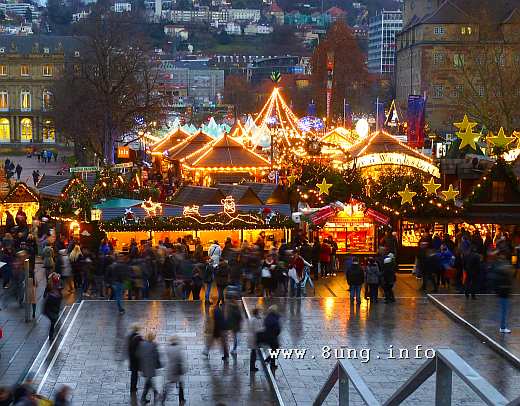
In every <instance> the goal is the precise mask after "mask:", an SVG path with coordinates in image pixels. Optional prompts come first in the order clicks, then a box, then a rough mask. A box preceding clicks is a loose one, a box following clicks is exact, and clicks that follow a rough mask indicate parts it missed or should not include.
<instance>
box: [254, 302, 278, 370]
mask: <svg viewBox="0 0 520 406" xmlns="http://www.w3.org/2000/svg"><path fill="white" fill-rule="evenodd" d="M281 331H282V328H281V325H280V314H279V313H278V306H276V305H272V306H270V307H269V309H267V315H266V316H265V319H264V329H263V331H261V332H260V333H259V334H258V344H259V345H262V344H265V345H267V346H268V347H269V348H270V349H271V351H276V349H278V348H279V346H280V345H279V341H278V336H279V335H280V333H281ZM265 362H266V363H267V362H269V364H270V366H271V370H274V369H276V368H277V366H276V359H275V357H274V356H270V357H267V358H266V359H265Z"/></svg>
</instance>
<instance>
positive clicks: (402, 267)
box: [397, 264, 415, 273]
mask: <svg viewBox="0 0 520 406" xmlns="http://www.w3.org/2000/svg"><path fill="white" fill-rule="evenodd" d="M414 268H415V264H399V266H398V270H397V272H399V273H412V272H413V270H414Z"/></svg>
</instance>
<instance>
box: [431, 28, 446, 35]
mask: <svg viewBox="0 0 520 406" xmlns="http://www.w3.org/2000/svg"><path fill="white" fill-rule="evenodd" d="M433 33H434V34H435V35H444V27H433Z"/></svg>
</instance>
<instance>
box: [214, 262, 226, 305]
mask: <svg viewBox="0 0 520 406" xmlns="http://www.w3.org/2000/svg"><path fill="white" fill-rule="evenodd" d="M215 282H216V284H217V293H218V298H217V306H218V305H219V304H224V289H226V286H227V285H228V283H229V265H228V263H227V262H226V261H220V263H219V265H218V267H217V269H216V272H215Z"/></svg>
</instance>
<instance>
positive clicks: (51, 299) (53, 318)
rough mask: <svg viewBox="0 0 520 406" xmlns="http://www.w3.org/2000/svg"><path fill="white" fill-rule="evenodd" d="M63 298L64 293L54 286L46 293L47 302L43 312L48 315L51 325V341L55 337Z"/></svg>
mask: <svg viewBox="0 0 520 406" xmlns="http://www.w3.org/2000/svg"><path fill="white" fill-rule="evenodd" d="M61 300H62V295H61V292H60V291H59V289H57V288H55V287H54V288H52V289H51V290H50V291H49V292H47V293H46V295H45V304H44V307H43V314H45V316H47V318H48V319H49V321H50V322H51V325H50V327H49V341H52V339H53V338H54V328H55V326H56V322H57V321H58V318H59V316H60V308H61Z"/></svg>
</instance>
